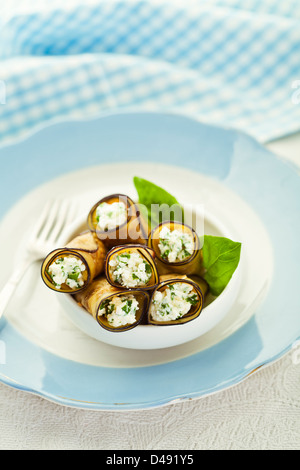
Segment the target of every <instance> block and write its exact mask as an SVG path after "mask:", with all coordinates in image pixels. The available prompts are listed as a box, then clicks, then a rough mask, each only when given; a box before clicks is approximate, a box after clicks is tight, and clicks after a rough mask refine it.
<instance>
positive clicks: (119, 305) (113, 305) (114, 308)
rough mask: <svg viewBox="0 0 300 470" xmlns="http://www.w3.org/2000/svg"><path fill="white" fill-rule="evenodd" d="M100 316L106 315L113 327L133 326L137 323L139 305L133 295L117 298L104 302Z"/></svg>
mask: <svg viewBox="0 0 300 470" xmlns="http://www.w3.org/2000/svg"><path fill="white" fill-rule="evenodd" d="M100 307H101V309H100V310H99V312H98V314H99V315H106V318H107V321H108V322H109V324H110V325H111V326H113V327H119V326H124V325H132V324H133V323H135V322H136V312H137V311H138V309H139V303H138V301H137V300H136V298H135V297H134V296H133V295H124V296H115V297H113V298H112V299H108V300H104V302H102V304H101V306H100Z"/></svg>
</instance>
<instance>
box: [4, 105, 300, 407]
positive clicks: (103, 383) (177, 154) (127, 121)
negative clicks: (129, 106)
mask: <svg viewBox="0 0 300 470" xmlns="http://www.w3.org/2000/svg"><path fill="white" fill-rule="evenodd" d="M0 165H1V173H2V175H5V178H3V179H2V183H1V188H0V191H1V203H0V210H1V215H2V220H1V230H0V254H1V258H0V259H1V263H2V269H1V273H0V286H1V285H3V284H4V282H5V279H6V277H7V274H8V273H9V272H10V271H11V270H12V269H13V267H14V265H15V264H17V262H18V260H19V258H20V257H21V256H22V255H23V252H24V246H25V244H26V238H27V236H28V234H29V233H30V229H31V227H32V224H33V223H34V221H35V219H36V217H37V216H38V215H39V212H40V210H41V208H42V207H43V205H44V203H45V201H46V200H47V199H48V198H49V197H51V196H57V195H59V196H61V197H71V198H76V199H77V201H78V212H79V213H80V214H83V213H85V211H87V209H88V207H90V204H91V202H94V201H97V200H98V199H99V195H100V197H101V196H102V195H103V194H108V193H111V192H116V189H117V190H118V191H120V192H124V193H127V194H129V195H133V196H134V195H135V194H134V188H133V185H132V177H133V175H138V176H142V177H145V178H147V179H150V180H152V181H154V182H156V183H157V184H160V185H161V186H164V187H165V188H166V189H168V190H169V191H170V192H172V193H173V194H174V195H175V196H176V197H177V198H178V199H179V200H183V201H184V202H187V203H189V202H191V201H192V202H193V203H199V204H203V205H204V206H205V207H207V208H208V210H209V213H210V214H213V215H214V216H215V217H216V218H217V219H218V220H219V221H220V222H221V223H222V224H223V225H224V226H226V228H228V231H229V232H230V233H232V234H233V236H234V237H235V238H236V239H238V240H240V241H242V243H243V256H242V272H241V276H242V277H241V285H240V287H239V292H238V294H237V299H236V302H235V304H234V306H233V308H232V309H231V311H230V312H229V314H228V315H226V317H225V318H223V319H222V321H220V322H219V323H218V325H216V326H215V327H214V328H213V329H212V330H210V331H208V332H207V333H205V334H204V335H201V336H200V337H199V338H196V339H195V340H193V341H190V342H188V343H185V344H181V345H178V346H174V347H170V348H165V349H155V350H151V351H147V350H133V349H124V348H120V347H118V346H114V345H110V344H106V343H102V342H100V341H98V340H96V339H95V338H91V337H90V336H88V335H86V334H85V332H84V331H82V330H81V329H80V328H78V327H77V325H75V324H73V322H72V321H70V318H69V317H68V316H66V315H64V311H63V309H62V306H61V304H60V303H59V302H58V301H57V297H56V296H55V295H53V294H54V293H53V292H50V291H49V290H48V289H47V288H46V287H45V286H44V285H43V284H42V282H41V279H40V275H39V268H40V267H39V265H36V266H34V267H33V268H32V270H30V272H28V274H27V275H26V276H25V277H24V280H23V282H22V283H21V284H20V286H19V288H18V290H17V292H16V295H15V296H14V298H13V299H12V301H11V303H10V305H9V307H8V309H7V312H6V315H5V317H4V318H2V319H1V321H0V328H1V330H0V341H1V348H0V362H1V364H0V379H1V380H2V382H4V383H6V384H8V385H11V386H13V387H15V388H18V389H21V390H24V391H29V392H32V393H35V394H38V395H40V396H43V397H45V398H47V399H50V400H52V401H54V402H56V403H60V404H64V405H68V406H75V407H80V408H87V409H95V410H128V409H141V408H151V407H155V406H161V405H164V404H168V403H172V402H174V401H176V400H178V399H188V398H199V397H202V396H204V395H207V394H210V393H213V392H217V391H219V390H222V389H224V388H227V387H229V386H232V385H234V384H236V383H238V382H240V381H241V380H243V379H244V378H246V377H247V376H248V375H249V374H250V373H251V372H253V371H254V370H255V369H257V368H259V367H261V366H264V365H267V364H269V363H271V362H273V361H274V360H276V359H278V358H279V357H281V356H282V355H283V354H284V353H285V352H287V351H289V350H290V349H291V347H292V346H293V344H295V342H296V341H297V340H298V339H299V338H300V317H299V307H300V299H299V296H298V295H297V287H298V283H299V275H298V266H299V261H300V259H299V258H300V254H299V250H298V249H297V247H298V239H299V208H300V207H299V206H300V197H299V196H300V194H299V193H300V184H299V174H298V171H297V170H296V169H295V168H293V167H292V166H290V165H289V164H286V163H285V162H283V161H281V160H280V159H279V158H278V157H276V156H274V155H273V154H271V153H270V152H268V151H267V150H265V149H264V148H263V147H262V146H261V145H259V144H258V143H256V142H255V141H254V140H253V139H252V138H250V137H248V136H247V135H245V134H242V133H240V132H236V131H233V130H228V129H221V128H217V127H213V126H208V125H205V124H202V123H200V122H198V121H197V120H194V119H192V118H189V117H184V116H179V115H173V114H159V113H151V112H150V113H149V112H145V113H144V112H134V111H132V112H123V113H119V114H110V115H106V116H102V117H100V118H98V119H95V120H91V121H84V122H66V123H58V124H53V125H51V126H49V127H46V128H44V129H41V130H40V131H39V132H37V133H36V134H34V135H32V136H31V137H30V138H28V139H27V140H24V141H22V142H19V143H17V144H15V145H13V146H9V147H3V148H2V149H1V150H0ZM119 188H120V189H119Z"/></svg>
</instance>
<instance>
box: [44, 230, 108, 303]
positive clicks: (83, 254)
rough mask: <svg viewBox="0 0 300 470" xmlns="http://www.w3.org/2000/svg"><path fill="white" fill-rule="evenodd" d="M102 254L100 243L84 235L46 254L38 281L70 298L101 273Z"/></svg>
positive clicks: (96, 239)
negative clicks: (70, 295) (68, 295)
mask: <svg viewBox="0 0 300 470" xmlns="http://www.w3.org/2000/svg"><path fill="white" fill-rule="evenodd" d="M106 253H107V249H106V248H105V246H104V244H103V242H102V241H101V240H99V239H98V238H97V237H96V236H95V235H94V234H93V233H91V232H84V233H82V234H80V235H78V236H76V237H75V238H74V239H73V240H71V241H70V242H69V243H68V244H67V245H66V246H65V247H64V248H58V249H56V250H54V251H52V252H51V253H49V254H48V256H47V257H46V258H45V259H44V261H43V263H42V268H41V275H42V279H43V281H44V282H45V284H46V285H47V286H48V287H49V288H50V289H52V290H55V291H57V292H63V293H68V294H74V293H75V292H78V291H80V290H82V289H84V288H85V287H86V286H87V285H88V284H89V283H90V282H91V281H92V280H93V279H94V278H95V277H97V276H98V275H99V274H101V273H102V272H103V270H104V262H105V257H106Z"/></svg>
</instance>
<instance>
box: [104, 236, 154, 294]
mask: <svg viewBox="0 0 300 470" xmlns="http://www.w3.org/2000/svg"><path fill="white" fill-rule="evenodd" d="M154 257H155V254H154V252H153V250H151V249H150V248H148V247H146V246H145V245H134V244H129V245H125V246H124V245H123V246H116V247H114V248H112V249H111V250H110V251H109V252H108V254H107V257H106V260H105V275H106V278H107V280H108V282H109V283H110V284H111V285H112V286H115V287H124V288H126V289H133V288H138V289H147V290H148V289H153V288H154V287H155V286H156V285H157V284H158V281H159V275H158V271H157V266H156V264H155V260H154Z"/></svg>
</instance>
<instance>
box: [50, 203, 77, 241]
mask: <svg viewBox="0 0 300 470" xmlns="http://www.w3.org/2000/svg"><path fill="white" fill-rule="evenodd" d="M72 209H74V205H73V204H72V201H68V200H64V201H62V202H61V204H60V207H59V211H58V213H57V220H56V223H55V226H54V228H53V230H52V232H51V235H50V241H51V242H53V243H54V242H55V241H56V240H57V239H58V238H59V236H60V235H61V232H62V231H63V229H64V227H65V226H66V225H67V224H68V223H69V221H71V220H72Z"/></svg>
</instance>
